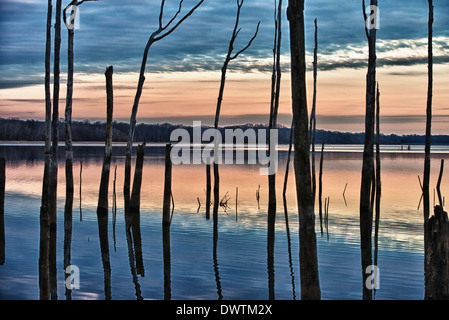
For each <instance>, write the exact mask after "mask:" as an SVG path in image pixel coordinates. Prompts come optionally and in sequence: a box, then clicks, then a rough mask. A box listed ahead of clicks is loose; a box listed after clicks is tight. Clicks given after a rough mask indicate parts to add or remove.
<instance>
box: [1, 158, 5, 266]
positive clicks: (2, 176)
mask: <svg viewBox="0 0 449 320" xmlns="http://www.w3.org/2000/svg"><path fill="white" fill-rule="evenodd" d="M5 184H6V170H5V158H3V157H2V158H0V265H3V264H4V263H5Z"/></svg>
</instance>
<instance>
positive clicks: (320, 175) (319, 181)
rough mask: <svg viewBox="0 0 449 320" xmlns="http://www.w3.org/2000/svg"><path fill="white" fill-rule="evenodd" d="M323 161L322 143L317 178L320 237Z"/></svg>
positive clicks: (321, 227)
mask: <svg viewBox="0 0 449 320" xmlns="http://www.w3.org/2000/svg"><path fill="white" fill-rule="evenodd" d="M323 161H324V142H323V143H322V145H321V157H320V173H319V178H318V184H319V185H318V206H319V215H320V230H321V236H323Z"/></svg>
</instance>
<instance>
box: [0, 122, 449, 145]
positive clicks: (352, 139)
mask: <svg viewBox="0 0 449 320" xmlns="http://www.w3.org/2000/svg"><path fill="white" fill-rule="evenodd" d="M59 126H60V128H59V140H60V141H64V139H65V133H64V123H63V122H60V123H59ZM179 128H183V129H185V130H187V131H189V132H190V133H192V132H193V131H192V130H193V127H192V126H187V125H182V124H170V123H156V124H149V123H140V124H138V125H137V126H136V133H135V135H136V141H146V142H170V135H171V133H172V131H173V130H175V129H179ZM208 128H210V127H208V126H202V128H201V130H202V131H204V130H206V129H208ZM226 129H232V130H235V129H242V130H243V131H245V130H247V129H254V130H258V129H268V125H265V124H250V123H248V124H243V125H232V126H224V127H219V128H218V130H220V131H221V132H222V133H224V130H226ZM277 129H278V139H279V140H278V141H279V144H289V139H290V128H289V127H287V126H284V125H281V124H279V125H278V127H277ZM128 132H129V123H124V122H119V121H114V122H113V123H112V140H113V141H114V142H126V140H127V138H128ZM72 136H73V141H78V142H79V141H83V142H84V141H87V142H89V141H91V142H93V141H104V138H105V136H106V124H105V122H102V121H93V122H92V121H89V120H81V121H73V123H72ZM191 136H192V134H191ZM223 136H224V135H223ZM364 137H365V134H364V133H363V132H356V133H354V132H340V131H329V130H320V129H317V130H316V138H315V139H316V143H317V144H322V143H325V144H363V141H364ZM379 138H380V144H390V145H423V144H424V143H425V136H424V135H417V134H408V135H398V134H394V133H393V134H388V135H387V134H380V136H379ZM44 140H45V122H44V121H40V120H22V119H4V118H0V141H44ZM432 144H434V145H446V144H449V136H448V135H432Z"/></svg>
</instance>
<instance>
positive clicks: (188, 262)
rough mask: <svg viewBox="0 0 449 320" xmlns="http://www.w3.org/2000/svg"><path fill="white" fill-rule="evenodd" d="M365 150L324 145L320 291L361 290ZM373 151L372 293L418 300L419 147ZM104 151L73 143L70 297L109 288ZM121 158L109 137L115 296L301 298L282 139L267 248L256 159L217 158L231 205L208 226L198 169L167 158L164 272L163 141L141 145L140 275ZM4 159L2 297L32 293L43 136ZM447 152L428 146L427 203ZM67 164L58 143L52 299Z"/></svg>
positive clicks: (2, 152)
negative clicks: (75, 284)
mask: <svg viewBox="0 0 449 320" xmlns="http://www.w3.org/2000/svg"><path fill="white" fill-rule="evenodd" d="M61 145H62V146H63V143H62V144H61ZM317 149H318V148H317ZM361 150H362V147H361V146H353V145H352V146H338V145H334V146H332V145H329V146H326V148H325V152H324V158H323V160H324V161H323V203H324V199H325V198H328V199H329V216H328V228H327V230H326V228H324V230H323V234H321V229H320V221H319V217H318V200H317V206H316V210H315V211H316V232H317V247H318V263H319V273H320V286H321V292H322V298H323V299H361V298H362V285H363V283H362V268H361V257H360V235H359V195H360V181H361V168H362V153H361ZM381 150H382V153H381V161H382V199H381V221H380V230H379V255H378V268H379V281H380V282H379V284H380V287H379V288H378V289H377V290H376V293H375V298H376V299H418V300H421V299H423V297H424V261H423V214H422V206H421V207H420V208H419V210H418V204H419V201H420V196H421V190H420V186H419V181H418V175H420V176H421V178H422V172H423V167H424V153H423V147H421V146H411V148H410V150H408V148H405V147H404V148H403V150H401V147H400V146H381ZM103 152H104V146H103V144H101V143H98V144H83V143H78V144H75V146H74V167H73V172H74V183H75V193H74V206H73V231H72V232H73V233H72V256H71V263H72V265H75V266H77V267H78V269H79V285H80V286H79V289H74V290H73V291H72V298H73V299H104V298H105V295H106V292H105V286H104V270H103V264H102V259H101V252H100V241H99V231H98V224H97V215H96V209H97V202H98V191H99V183H100V175H101V167H102V161H103ZM124 155H125V148H124V145H123V144H115V145H114V147H113V158H112V164H111V176H110V185H109V200H110V201H109V221H108V237H109V254H110V266H111V274H110V283H111V289H110V293H111V298H112V299H136V298H143V299H164V297H170V298H171V299H207V300H215V299H221V298H222V299H226V300H227V299H233V300H240V299H244V300H255V299H257V300H265V299H268V298H274V299H278V300H291V299H300V297H301V294H300V282H299V279H300V277H299V235H298V232H299V231H298V230H299V228H298V214H297V204H296V195H295V179H294V174H293V171H294V170H293V168H292V164H293V162H291V166H290V169H291V170H290V174H289V180H288V187H287V194H286V198H287V208H286V209H287V212H288V214H287V215H285V211H284V206H283V202H282V187H283V183H284V174H285V167H286V164H287V147H286V146H280V148H279V168H278V171H277V176H276V183H277V216H276V224H275V244H274V250H273V252H269V251H268V250H267V241H268V239H267V210H268V209H267V208H268V178H267V176H262V175H260V174H259V168H260V166H259V165H252V164H251V165H249V164H233V165H226V164H223V165H220V197H225V199H228V202H227V207H220V208H219V213H218V223H217V226H216V227H217V228H216V233H214V230H215V229H214V222H213V219H212V218H210V219H206V217H205V207H206V194H205V189H206V166H205V165H204V164H199V165H186V164H182V165H174V166H173V180H172V188H173V199H174V211H173V216H172V223H171V230H170V244H169V248H170V256H169V267H168V270H167V264H165V269H164V243H163V236H162V234H163V232H162V231H163V230H162V201H163V185H164V163H165V162H164V145H163V144H155V145H151V144H150V145H148V146H147V148H146V154H145V162H144V167H143V183H142V191H141V208H140V223H141V225H140V231H141V242H142V260H143V262H142V263H143V269H144V272H141V274H136V270H135V265H134V262H133V261H134V260H133V259H130V256H129V254H128V253H129V251H128V243H127V238H126V234H125V219H124V209H123V208H124V200H123V180H124V179H123V178H124V159H125V157H124ZM0 157H5V159H6V198H5V234H6V236H5V237H6V249H5V250H6V258H5V264H4V265H2V266H0V299H39V283H38V257H39V208H40V205H41V192H42V177H43V172H44V163H43V146H42V144H40V143H2V144H0ZM448 158H449V147H447V146H443V147H441V146H439V147H435V148H434V149H433V152H432V158H431V159H432V160H431V182H430V183H431V184H430V185H431V190H432V192H431V199H432V201H434V200H433V188H434V187H435V185H436V181H437V178H438V173H439V169H440V161H441V159H446V160H445V161H447V159H448ZM319 161H320V154H319V152H317V155H316V168H317V170H319ZM81 162H82V174H81V176H80V168H81ZM133 165H134V163H133ZM64 166H65V162H64V148H63V147H61V148H60V151H59V170H58V221H57V281H58V298H59V299H65V295H64V292H65V278H66V274H65V273H64V270H63V269H64V268H63V239H64V202H65V177H64ZM115 168H117V171H116V189H117V216H116V224H115V232H114V228H113V225H112V220H113V219H112V200H113V192H112V191H113V183H114V170H115ZM317 177H318V171H317ZM80 181H81V182H82V183H81V185H80ZM259 186H260V187H259ZM236 188H238V199H237V202H236V192H237V189H236ZM259 188H260V189H259ZM441 189H442V193H443V196H444V195H447V190H448V180H447V179H444V178H443V182H442V186H441ZM257 191H259V194H260V198H259V201H258V200H257V199H256V192H257ZM212 199H213V197H212ZM432 203H433V202H432ZM211 215H212V209H211ZM286 217H287V218H288V229H287V223H286V222H287V219H286ZM165 262H166V263H167V260H165Z"/></svg>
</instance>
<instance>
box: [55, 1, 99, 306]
mask: <svg viewBox="0 0 449 320" xmlns="http://www.w3.org/2000/svg"><path fill="white" fill-rule="evenodd" d="M85 1H97V0H82V1H77V0H73V1H71V2H70V3H69V5H67V7H65V8H64V11H63V20H64V24H65V25H66V26H67V30H68V44H67V59H68V65H67V67H68V71H67V93H66V107H65V155H66V161H65V177H66V201H65V206H64V231H65V232H64V268H66V267H68V266H69V265H70V260H71V258H70V257H71V253H70V251H71V245H70V243H71V238H72V231H71V229H72V209H73V192H74V187H73V146H72V100H73V72H74V67H73V55H74V53H73V50H74V36H75V32H74V30H75V28H74V27H75V16H76V11H75V10H76V8H77V7H78V6H80V5H81V4H82V3H83V2H85ZM69 8H70V9H71V14H70V21H69V23H67V17H66V11H67V9H69ZM60 11H61V7H60V6H59V20H61V19H60V14H61V13H60ZM60 28H61V22H60V21H59V29H60ZM60 37H61V35H60V32H59V43H60V41H61V40H60ZM55 52H56V51H55ZM58 65H59V61H58ZM58 68H59V66H58ZM58 79H59V78H58ZM58 99H59V94H58ZM53 116H54V113H53ZM54 121H55V120H53V122H54ZM55 134H57V135H58V136H59V132H58V133H55V132H53V135H55ZM53 138H55V137H54V136H53ZM66 297H67V298H68V299H70V298H71V296H70V291H66Z"/></svg>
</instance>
